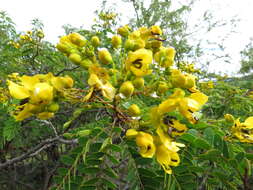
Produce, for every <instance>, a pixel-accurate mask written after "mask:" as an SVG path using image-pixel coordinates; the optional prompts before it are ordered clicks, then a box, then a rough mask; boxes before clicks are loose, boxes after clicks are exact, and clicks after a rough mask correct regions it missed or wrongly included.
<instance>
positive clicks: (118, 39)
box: [112, 35, 122, 48]
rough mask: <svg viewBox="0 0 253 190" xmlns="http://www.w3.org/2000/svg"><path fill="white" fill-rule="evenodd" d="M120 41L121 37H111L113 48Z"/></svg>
mask: <svg viewBox="0 0 253 190" xmlns="http://www.w3.org/2000/svg"><path fill="white" fill-rule="evenodd" d="M121 43H122V40H121V37H120V36H118V35H115V36H113V37H112V46H113V47H114V48H119V47H120V45H121Z"/></svg>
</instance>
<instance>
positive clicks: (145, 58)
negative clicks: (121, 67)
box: [126, 49, 153, 77]
mask: <svg viewBox="0 0 253 190" xmlns="http://www.w3.org/2000/svg"><path fill="white" fill-rule="evenodd" d="M152 59H153V57H152V52H151V51H149V50H147V49H138V50H136V51H134V52H130V53H129V55H128V57H127V60H126V69H127V70H130V71H132V73H133V74H134V75H136V76H138V77H142V76H145V75H148V74H150V73H151V72H152V70H150V69H149V65H150V64H151V63H152Z"/></svg>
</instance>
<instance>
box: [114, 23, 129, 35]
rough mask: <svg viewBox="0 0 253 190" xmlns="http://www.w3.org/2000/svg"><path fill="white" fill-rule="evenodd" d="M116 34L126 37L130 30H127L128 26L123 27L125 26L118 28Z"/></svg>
mask: <svg viewBox="0 0 253 190" xmlns="http://www.w3.org/2000/svg"><path fill="white" fill-rule="evenodd" d="M117 32H118V34H119V35H121V36H122V37H127V36H128V34H129V32H130V28H129V26H128V25H125V26H122V27H120V28H118V30H117Z"/></svg>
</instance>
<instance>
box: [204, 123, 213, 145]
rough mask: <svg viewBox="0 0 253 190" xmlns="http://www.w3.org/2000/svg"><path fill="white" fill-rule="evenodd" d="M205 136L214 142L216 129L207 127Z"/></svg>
mask: <svg viewBox="0 0 253 190" xmlns="http://www.w3.org/2000/svg"><path fill="white" fill-rule="evenodd" d="M204 138H205V139H206V140H207V141H208V142H209V143H210V144H213V141H214V131H213V129H212V128H210V127H209V128H206V129H205V130H204Z"/></svg>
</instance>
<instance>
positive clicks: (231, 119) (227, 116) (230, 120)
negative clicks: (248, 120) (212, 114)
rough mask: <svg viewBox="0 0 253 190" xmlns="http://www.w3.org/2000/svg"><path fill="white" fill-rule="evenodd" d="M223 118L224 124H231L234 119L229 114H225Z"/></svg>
mask: <svg viewBox="0 0 253 190" xmlns="http://www.w3.org/2000/svg"><path fill="white" fill-rule="evenodd" d="M224 118H225V120H226V122H229V123H232V122H234V121H235V118H234V117H233V116H232V115H231V114H225V115H224Z"/></svg>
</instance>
